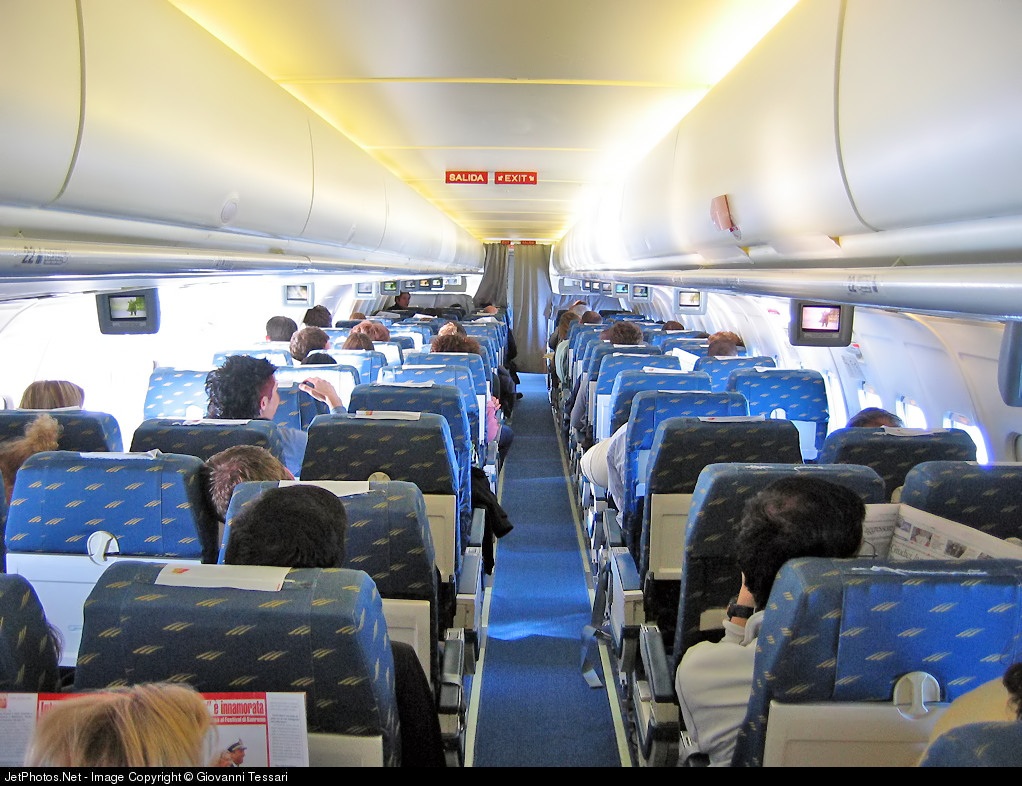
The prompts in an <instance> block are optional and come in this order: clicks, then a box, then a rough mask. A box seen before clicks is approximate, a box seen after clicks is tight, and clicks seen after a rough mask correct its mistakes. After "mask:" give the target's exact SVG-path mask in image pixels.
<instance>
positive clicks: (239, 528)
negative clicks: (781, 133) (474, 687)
mask: <svg viewBox="0 0 1022 786" xmlns="http://www.w3.org/2000/svg"><path fill="white" fill-rule="evenodd" d="M347 529H348V514H347V511H345V509H344V503H343V502H342V501H341V500H340V498H338V497H337V496H336V495H335V494H334V493H333V492H330V491H327V490H326V489H324V488H321V487H320V486H311V485H308V486H285V487H283V488H275V489H269V490H268V491H266V492H265V493H264V494H263V495H262V496H260V497H259V499H257V500H256V501H255V502H254V503H253V504H252V505H250V506H248V507H246V508H245V510H244V511H242V513H241V514H239V515H238V516H237V517H235V519H234V520H233V521H232V522H231V535H230V538H229V540H228V542H227V550H226V553H225V556H224V561H225V562H226V563H227V564H229V565H274V566H277V567H282V568H334V567H340V566H341V565H343V564H344V550H345V539H346V537H347ZM390 647H391V652H392V653H393V656H394V688H395V693H396V696H397V708H398V719H399V725H400V729H401V766H403V767H444V766H446V762H445V759H444V751H443V740H442V737H441V732H440V720H439V717H438V715H437V708H436V700H435V698H434V695H433V689H432V688H431V687H430V685H429V679H428V678H427V677H426V674H425V672H424V671H423V670H422V664H421V663H420V662H419V658H418V656H417V655H416V654H415V650H414V649H413V648H412V647H411V646H410V645H408V644H404V643H402V642H398V641H394V640H393V639H392V640H391V642H390Z"/></svg>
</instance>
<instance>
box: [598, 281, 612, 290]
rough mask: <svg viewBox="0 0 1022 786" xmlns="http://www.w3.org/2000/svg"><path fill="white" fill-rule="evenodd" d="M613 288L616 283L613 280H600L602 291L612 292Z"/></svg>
mask: <svg viewBox="0 0 1022 786" xmlns="http://www.w3.org/2000/svg"><path fill="white" fill-rule="evenodd" d="M613 288H614V284H613V283H612V282H610V281H602V282H600V291H601V292H610V291H612V290H613Z"/></svg>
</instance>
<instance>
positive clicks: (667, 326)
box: [664, 319, 685, 330]
mask: <svg viewBox="0 0 1022 786" xmlns="http://www.w3.org/2000/svg"><path fill="white" fill-rule="evenodd" d="M684 329H685V326H684V325H683V324H681V323H680V322H678V321H677V320H675V319H669V320H667V321H666V322H664V330H684Z"/></svg>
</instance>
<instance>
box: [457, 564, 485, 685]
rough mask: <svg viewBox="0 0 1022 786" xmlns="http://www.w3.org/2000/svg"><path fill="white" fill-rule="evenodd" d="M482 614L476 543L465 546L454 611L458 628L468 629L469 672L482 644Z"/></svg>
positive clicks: (481, 594) (481, 565) (481, 580)
mask: <svg viewBox="0 0 1022 786" xmlns="http://www.w3.org/2000/svg"><path fill="white" fill-rule="evenodd" d="M482 615H483V552H482V549H481V548H479V547H477V546H470V547H469V548H467V549H465V553H464V554H463V555H462V559H461V575H459V576H458V597H457V605H456V609H455V614H454V625H453V627H455V628H462V629H463V630H464V631H465V641H466V644H467V645H468V646H467V647H466V651H465V656H466V663H467V664H468V665H467V673H469V674H471V673H473V672H474V671H475V662H476V658H477V657H478V655H479V647H480V645H481V644H482V642H481V636H482Z"/></svg>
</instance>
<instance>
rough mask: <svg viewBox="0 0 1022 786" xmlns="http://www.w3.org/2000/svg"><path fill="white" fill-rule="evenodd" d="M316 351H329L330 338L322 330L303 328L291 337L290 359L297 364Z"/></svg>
mask: <svg viewBox="0 0 1022 786" xmlns="http://www.w3.org/2000/svg"><path fill="white" fill-rule="evenodd" d="M317 349H330V336H328V335H327V333H326V331H325V330H323V328H319V327H303V328H302V329H301V330H299V331H297V332H296V333H295V334H294V335H293V336H291V357H293V358H294V359H295V360H297V361H298V362H299V363H300V362H302V361H303V360H305V358H306V357H307V356H308V354H309V353H310V352H315V351H316V350H317Z"/></svg>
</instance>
